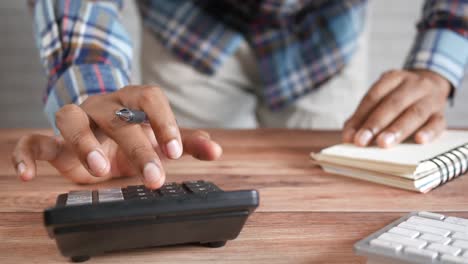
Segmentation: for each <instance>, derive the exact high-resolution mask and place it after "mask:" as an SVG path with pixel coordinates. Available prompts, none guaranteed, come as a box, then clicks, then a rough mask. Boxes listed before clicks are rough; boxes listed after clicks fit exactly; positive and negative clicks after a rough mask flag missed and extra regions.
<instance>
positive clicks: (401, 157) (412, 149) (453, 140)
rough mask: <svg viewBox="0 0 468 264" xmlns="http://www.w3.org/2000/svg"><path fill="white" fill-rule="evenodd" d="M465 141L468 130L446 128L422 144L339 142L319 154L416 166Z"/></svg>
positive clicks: (467, 136)
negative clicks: (388, 145) (365, 145)
mask: <svg viewBox="0 0 468 264" xmlns="http://www.w3.org/2000/svg"><path fill="white" fill-rule="evenodd" d="M466 143H468V131H456V130H448V131H445V132H444V133H443V134H442V135H441V136H440V137H439V138H438V139H436V140H435V141H433V142H431V143H428V144H424V145H420V144H414V143H404V144H399V145H397V146H394V147H392V148H388V149H383V148H378V147H375V146H372V147H365V148H362V147H357V146H355V145H352V144H340V145H335V146H332V147H330V148H326V149H324V150H322V151H321V152H320V154H325V155H326V156H328V155H330V156H336V157H340V158H347V159H360V160H368V161H377V162H383V163H390V164H394V165H397V166H398V165H400V166H417V165H418V164H419V162H420V161H423V160H427V159H430V158H432V157H435V156H437V155H439V154H442V153H444V152H446V151H448V150H451V149H452V148H455V147H458V146H460V145H462V144H466Z"/></svg>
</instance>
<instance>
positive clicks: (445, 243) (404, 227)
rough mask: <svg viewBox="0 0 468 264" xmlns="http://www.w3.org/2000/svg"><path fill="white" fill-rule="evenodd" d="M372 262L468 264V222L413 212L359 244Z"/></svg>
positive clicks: (358, 251) (362, 251) (357, 250)
mask: <svg viewBox="0 0 468 264" xmlns="http://www.w3.org/2000/svg"><path fill="white" fill-rule="evenodd" d="M354 249H355V251H356V253H357V254H358V255H363V256H367V257H368V263H437V264H441V263H447V264H458V263H467V264H468V219H464V218H458V217H452V216H445V215H442V214H436V213H430V212H415V213H410V214H408V215H406V216H404V217H402V218H400V219H398V220H396V221H395V222H393V223H391V224H389V225H387V226H386V227H384V228H382V229H380V230H379V231H377V232H375V233H373V234H372V235H370V236H368V237H366V238H365V239H363V240H361V241H359V242H357V243H356V244H355V245H354Z"/></svg>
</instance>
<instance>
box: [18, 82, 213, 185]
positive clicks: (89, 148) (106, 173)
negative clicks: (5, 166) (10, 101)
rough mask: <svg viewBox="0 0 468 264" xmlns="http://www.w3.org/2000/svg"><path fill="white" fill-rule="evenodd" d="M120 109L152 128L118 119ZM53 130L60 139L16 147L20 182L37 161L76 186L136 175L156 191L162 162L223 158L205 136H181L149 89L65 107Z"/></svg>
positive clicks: (28, 139) (36, 138) (24, 141)
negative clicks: (138, 113) (137, 114)
mask: <svg viewBox="0 0 468 264" xmlns="http://www.w3.org/2000/svg"><path fill="white" fill-rule="evenodd" d="M123 107H126V108H130V109H139V110H142V111H144V112H145V113H146V114H147V116H148V119H149V121H150V124H151V126H148V125H139V124H127V123H126V122H124V121H122V120H119V119H117V118H116V117H115V116H114V114H115V111H116V110H119V109H121V108H123ZM56 125H57V128H58V129H59V130H60V133H61V136H46V135H38V134H33V135H28V136H25V137H23V138H21V139H20V140H19V142H18V143H17V145H16V148H15V150H14V152H13V154H12V162H13V165H14V166H15V168H16V171H17V174H18V176H19V177H20V179H22V180H23V181H29V180H31V179H32V178H34V177H35V175H36V161H37V160H46V161H49V162H50V164H52V166H54V167H55V168H56V169H57V170H58V172H59V173H60V174H62V175H63V176H65V177H67V178H69V179H71V180H72V181H74V182H76V183H83V184H87V183H96V182H101V181H105V180H108V179H110V178H113V177H121V176H134V175H138V176H141V178H142V181H143V183H144V184H145V185H146V186H147V187H149V188H152V189H156V188H159V187H160V186H162V184H163V183H164V181H165V178H166V176H165V172H164V169H163V166H162V163H161V161H162V160H164V159H167V158H169V159H178V158H179V157H180V156H181V155H182V154H183V152H185V153H187V154H189V155H192V156H193V157H195V158H198V159H201V160H214V159H217V158H218V157H219V156H220V155H221V153H222V149H221V147H220V146H219V145H218V144H217V143H215V142H214V141H212V140H211V139H210V136H209V134H208V133H206V132H204V131H192V130H182V131H180V130H179V127H178V125H177V123H176V120H175V118H174V115H173V113H172V110H171V108H170V106H169V103H168V101H167V99H166V97H165V96H164V94H163V93H162V91H161V90H160V89H159V88H157V87H154V86H133V87H125V88H122V89H120V90H118V91H116V92H114V93H109V94H104V95H95V96H91V97H89V98H87V99H86V100H85V101H84V102H83V103H82V104H81V105H80V106H78V105H72V104H70V105H65V106H64V107H62V108H61V109H60V110H59V111H58V112H57V113H56ZM181 132H182V133H181Z"/></svg>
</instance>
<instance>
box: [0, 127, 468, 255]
mask: <svg viewBox="0 0 468 264" xmlns="http://www.w3.org/2000/svg"><path fill="white" fill-rule="evenodd" d="M31 132H37V133H44V134H50V133H51V132H50V131H48V130H28V129H24V130H20V129H6V130H0V168H1V170H0V188H1V189H0V263H66V262H68V259H66V258H64V257H62V256H61V255H60V254H59V252H58V250H57V248H56V246H55V242H54V241H53V240H51V239H50V238H49V237H48V236H47V234H46V232H45V229H44V227H43V223H42V211H43V209H44V208H46V207H49V206H52V205H53V204H54V201H55V198H56V196H57V195H58V194H59V193H64V192H68V191H70V190H77V189H99V188H104V187H111V186H112V187H117V186H126V185H131V184H138V183H139V181H138V179H137V178H134V177H127V178H121V179H116V180H112V181H109V182H105V183H101V184H97V185H93V186H89V185H88V186H86V185H76V184H73V183H71V182H69V181H68V180H66V179H64V178H63V177H60V175H58V174H57V172H55V171H54V169H53V168H52V167H50V166H49V165H48V164H47V163H40V164H39V165H38V172H39V175H38V177H37V178H36V179H35V180H34V181H32V182H29V183H22V182H20V181H19V180H18V179H17V178H16V176H15V173H14V169H13V167H12V166H11V165H10V159H9V155H10V153H11V151H12V149H13V147H14V144H15V143H16V141H17V140H18V138H19V137H20V136H21V135H24V134H27V133H31ZM210 132H211V133H212V137H213V138H214V139H216V140H218V141H219V142H220V143H221V145H222V146H223V149H224V154H223V157H222V159H220V160H219V161H215V162H201V161H196V160H194V159H192V158H190V157H184V158H183V159H182V160H179V161H173V162H170V163H169V164H166V166H165V167H166V170H167V175H168V180H169V181H176V182H180V181H184V180H197V179H205V180H210V181H213V182H215V183H216V184H217V185H218V186H220V187H221V188H222V189H225V190H234V189H252V188H255V189H257V190H258V191H259V192H260V199H261V202H260V206H259V208H258V209H257V211H256V213H254V214H253V215H252V216H251V217H250V218H249V220H248V221H247V223H246V226H245V227H244V229H243V231H242V232H241V234H240V236H239V237H238V238H237V239H236V240H233V241H229V242H228V244H227V245H226V247H224V248H219V249H208V248H203V247H199V246H195V245H186V246H177V247H160V248H151V249H140V250H129V251H125V252H118V253H109V254H105V255H102V256H98V257H93V258H92V259H91V261H90V262H89V263H183V262H189V263H192V262H193V263H207V262H210V263H365V258H363V257H358V256H356V255H355V254H354V252H353V249H352V246H353V244H354V243H355V242H356V241H358V240H359V239H361V238H363V237H365V236H366V235H369V234H370V233H372V232H374V231H376V230H378V229H379V228H381V227H383V226H384V225H385V224H388V223H390V222H391V221H393V220H395V219H396V218H398V217H400V216H402V215H404V214H405V213H406V212H409V211H416V210H428V211H438V212H444V213H446V214H450V215H456V216H461V217H468V196H467V195H466V193H467V191H466V190H468V177H460V178H459V179H456V180H454V181H453V182H450V183H448V184H446V185H445V186H443V187H441V188H439V189H436V190H433V191H432V192H430V193H428V194H419V193H413V192H409V191H404V190H399V189H394V188H389V187H385V186H380V185H376V184H372V183H367V182H363V181H358V180H353V179H349V178H346V177H341V176H335V175H330V174H326V173H324V172H323V171H322V170H321V169H320V168H318V167H316V166H314V165H313V164H312V163H311V162H310V160H309V156H308V155H309V152H310V151H319V150H320V149H321V148H324V147H326V146H329V145H333V144H336V143H338V142H339V140H340V135H339V133H338V132H333V131H303V130H272V129H262V130H230V131H225V130H211V131H210Z"/></svg>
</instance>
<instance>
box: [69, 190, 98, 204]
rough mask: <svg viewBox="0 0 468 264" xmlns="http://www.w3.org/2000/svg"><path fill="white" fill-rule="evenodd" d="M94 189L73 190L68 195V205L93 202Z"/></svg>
mask: <svg viewBox="0 0 468 264" xmlns="http://www.w3.org/2000/svg"><path fill="white" fill-rule="evenodd" d="M92 203H93V193H92V191H71V192H69V193H68V195H67V202H66V205H79V204H92Z"/></svg>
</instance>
